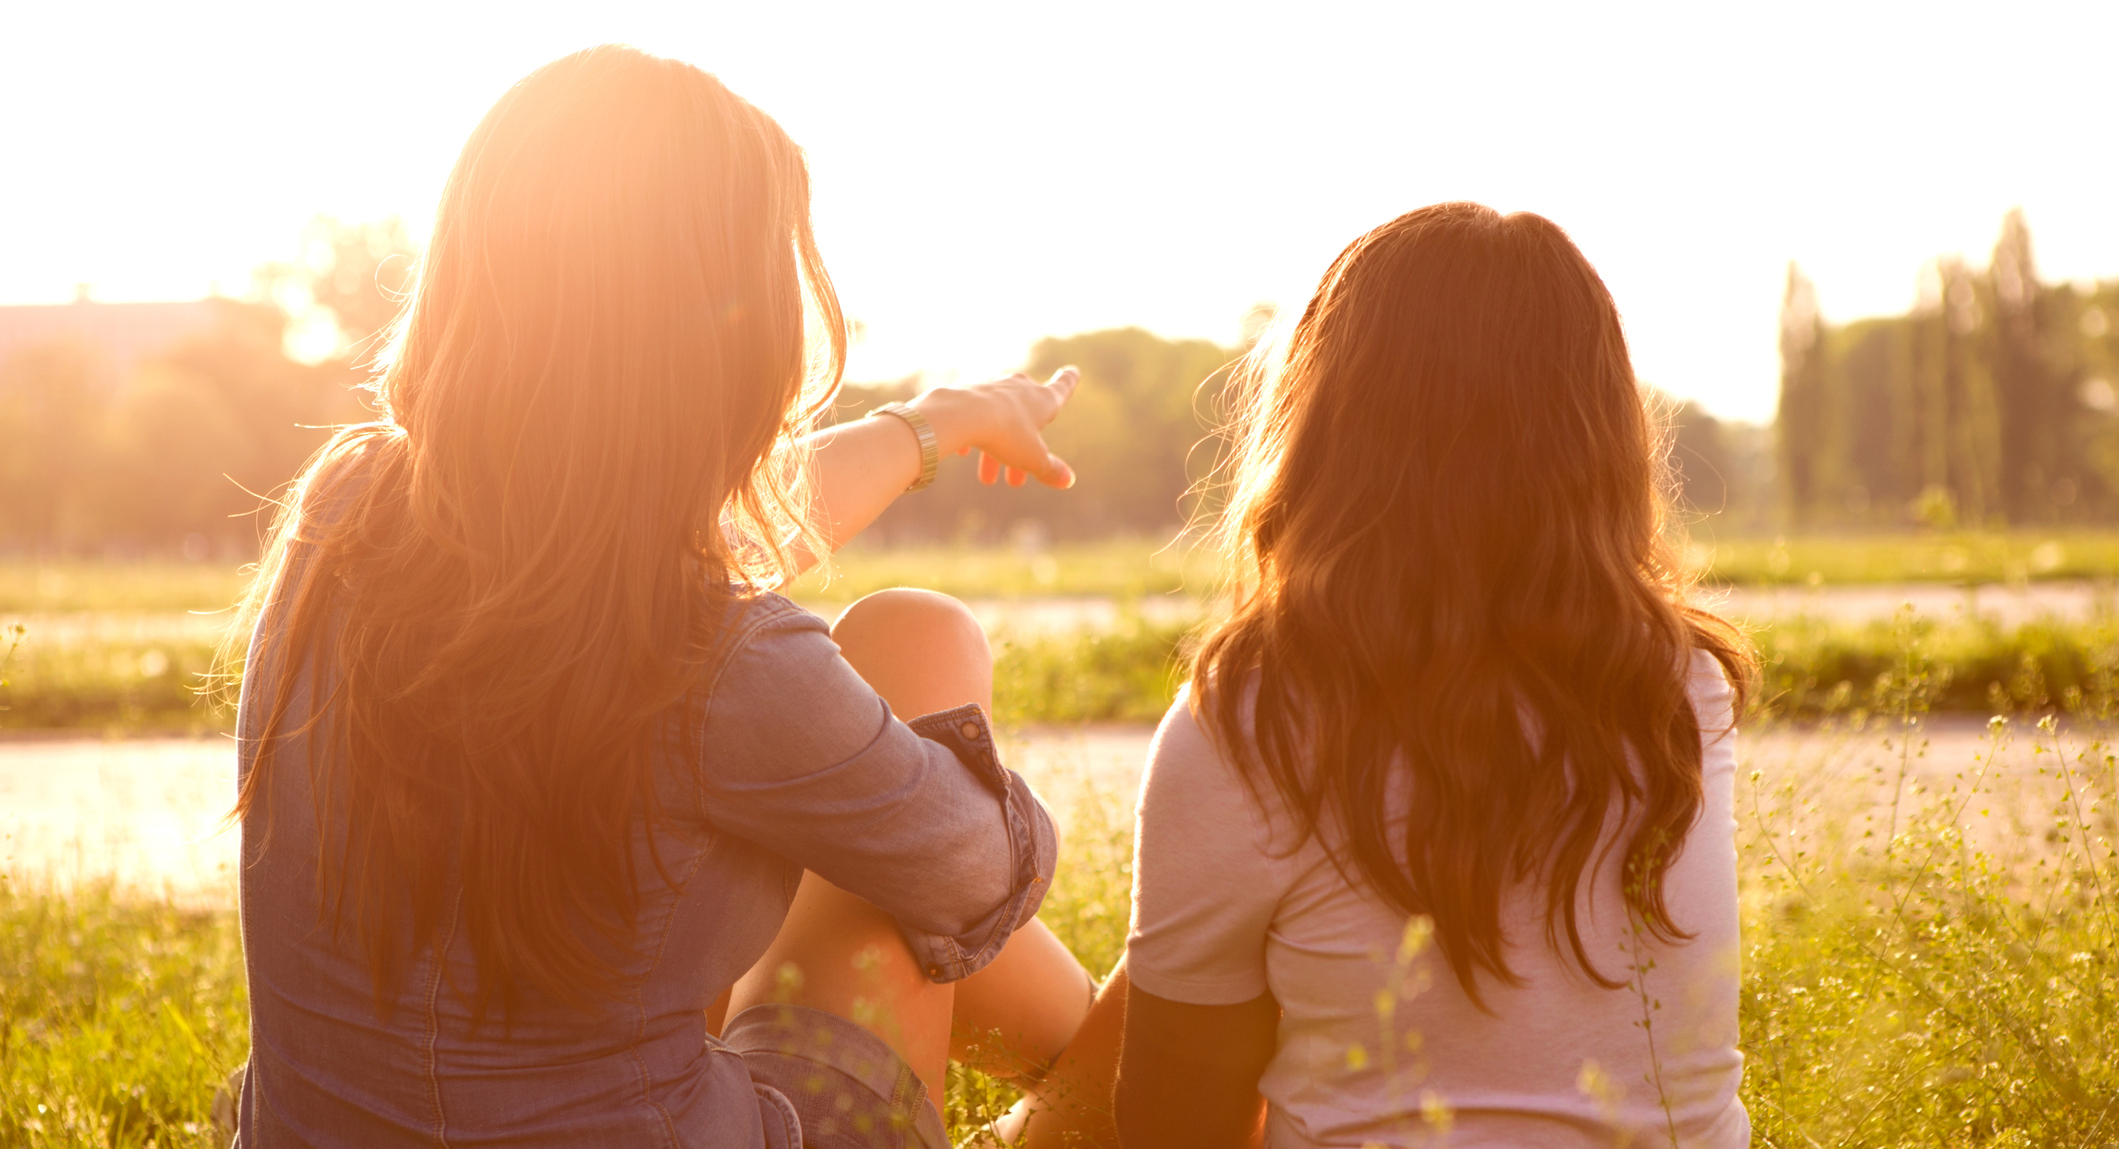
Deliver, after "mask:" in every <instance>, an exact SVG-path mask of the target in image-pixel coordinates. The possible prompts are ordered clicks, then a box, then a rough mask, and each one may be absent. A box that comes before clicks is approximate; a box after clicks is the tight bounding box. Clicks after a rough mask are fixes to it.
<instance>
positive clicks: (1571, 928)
mask: <svg viewBox="0 0 2119 1149" xmlns="http://www.w3.org/2000/svg"><path fill="white" fill-rule="evenodd" d="M1236 395H1237V399H1236V408H1235V412H1234V418H1233V419H1232V420H1231V425H1232V426H1233V427H1234V428H1235V439H1236V442H1235V450H1234V456H1233V460H1232V461H1231V463H1230V465H1229V466H1230V470H1229V476H1230V480H1229V486H1228V495H1229V498H1228V504H1227V507H1226V510H1225V512H1224V517H1223V520H1222V535H1221V538H1222V541H1223V545H1224V548H1225V554H1226V555H1227V557H1228V559H1229V560H1230V561H1231V563H1232V565H1233V566H1234V568H1235V571H1236V575H1237V577H1236V579H1235V585H1234V593H1233V601H1232V603H1231V606H1230V610H1229V613H1228V614H1227V615H1226V616H1225V617H1223V618H1222V619H1221V620H1220V621H1218V622H1217V623H1215V624H1214V625H1213V626H1212V627H1210V628H1209V630H1208V632H1207V634H1206V636H1205V641H1204V643H1203V645H1202V647H1201V649H1200V652H1199V656H1198V660H1197V663H1196V665H1195V666H1194V669H1193V673H1192V679H1191V683H1190V685H1189V687H1188V689H1187V691H1186V692H1185V693H1184V694H1183V695H1182V696H1181V697H1180V698H1179V699H1178V702H1177V704H1176V705H1175V706H1173V707H1172V708H1171V709H1170V713H1169V716H1168V717H1167V718H1166V719H1165V720H1164V722H1163V725H1162V729H1161V730H1160V731H1159V732H1158V733H1157V735H1156V741H1155V745H1154V749H1153V751H1152V753H1151V757H1150V761H1149V764H1148V769H1147V775H1146V778H1145V780H1144V782H1143V787H1142V792H1141V803H1140V812H1139V827H1138V831H1139V832H1138V838H1137V844H1136V849H1137V854H1136V861H1135V867H1134V874H1133V876H1134V913H1133V926H1132V933H1131V936H1130V938H1129V939H1128V946H1127V952H1126V957H1125V960H1124V962H1123V964H1122V966H1121V969H1120V974H1119V976H1117V977H1115V978H1114V979H1113V980H1112V982H1111V983H1110V984H1109V985H1108V986H1107V988H1106V990H1105V992H1104V994H1103V995H1102V996H1101V997H1100V998H1099V1003H1098V1006H1097V1008H1096V1009H1095V1010H1094V1011H1093V1012H1092V1015H1091V1018H1090V1020H1089V1022H1088V1024H1087V1026H1086V1027H1085V1028H1084V1030H1083V1032H1082V1034H1081V1036H1080V1037H1079V1038H1078V1039H1077V1041H1076V1044H1075V1046H1074V1047H1073V1049H1072V1051H1071V1052H1070V1054H1069V1055H1068V1056H1067V1057H1066V1058H1064V1059H1063V1062H1062V1066H1061V1067H1060V1069H1059V1071H1058V1078H1057V1080H1055V1081H1054V1082H1053V1083H1052V1088H1051V1094H1052V1096H1055V1097H1061V1098H1064V1097H1067V1096H1070V1095H1071V1096H1072V1097H1074V1098H1076V1099H1078V1100H1077V1101H1076V1102H1074V1103H1065V1102H1062V1103H1061V1106H1060V1108H1062V1109H1063V1110H1064V1112H1063V1113H1062V1112H1047V1113H1045V1114H1042V1115H1037V1116H1032V1117H1031V1118H1030V1141H1031V1143H1032V1144H1060V1143H1063V1142H1064V1141H1065V1137H1064V1136H1063V1135H1064V1134H1067V1133H1070V1132H1088V1133H1091V1134H1093V1135H1094V1136H1095V1137H1097V1138H1101V1139H1104V1140H1106V1141H1108V1140H1110V1139H1111V1138H1112V1137H1113V1136H1114V1134H1115V1136H1116V1138H1117V1139H1118V1140H1120V1141H1122V1142H1123V1143H1124V1144H1126V1145H1128V1146H1142V1147H1148V1146H1154V1147H1157V1149H1171V1147H1178V1146H1236V1145H1244V1144H1255V1143H1258V1142H1259V1141H1261V1140H1262V1141H1263V1143H1264V1144H1265V1145H1267V1146H1271V1147H1272V1149H1294V1147H1297V1146H1312V1145H1330V1146H1347V1147H1350V1149H1351V1147H1355V1146H1367V1145H1406V1146H1410V1145H1425V1144H1441V1143H1442V1142H1443V1138H1444V1137H1445V1136H1446V1138H1447V1142H1448V1143H1449V1144H1451V1145H1454V1146H1460V1147H1462V1146H1527V1145H1539V1146H1576V1145H1579V1146H1584V1147H1588V1146H1603V1147H1606V1149H1609V1147H1610V1146H1614V1145H1626V1144H1634V1145H1641V1144H1650V1143H1654V1144H1662V1143H1666V1142H1667V1143H1670V1144H1681V1145H1686V1146H1694V1145H1698V1146H1732V1147H1733V1146H1742V1145H1745V1144H1747V1143H1748V1140H1749V1124H1748V1121H1747V1119H1746V1117H1745V1113H1744V1109H1743V1106H1742V1104H1741V1103H1740V1102H1739V1101H1738V1100H1737V1085H1738V1082H1739V1079H1740V1076H1741V1072H1742V1064H1743V1059H1742V1057H1741V1055H1740V1054H1738V1052H1737V1049H1736V1041H1737V1028H1736V1026H1737V959H1738V952H1737V890H1736V864H1735V846H1734V832H1735V822H1734V818H1733V815H1732V812H1731V810H1732V801H1733V778H1734V770H1735V760H1734V753H1733V745H1732V743H1733V737H1732V735H1731V732H1730V731H1731V726H1732V724H1733V722H1734V717H1735V715H1737V714H1740V713H1742V711H1743V698H1744V692H1745V688H1746V684H1747V683H1748V681H1749V677H1750V675H1751V672H1752V663H1751V656H1750V654H1749V653H1748V649H1747V647H1746V645H1745V643H1744V641H1743V639H1742V637H1741V636H1740V635H1739V634H1738V633H1737V632H1736V631H1735V630H1734V629H1732V628H1731V627H1730V626H1729V625H1728V624H1727V623H1725V622H1723V621H1722V620H1720V619H1718V618H1716V617H1714V616H1713V615H1710V614H1708V613H1705V612H1703V611H1701V610H1699V609H1697V608H1695V607H1693V606H1691V605H1689V604H1688V602H1687V596H1686V591H1687V585H1686V581H1685V579H1684V577H1683V574H1682V572H1681V570H1680V568H1679V567H1678V566H1677V564H1676V563H1675V562H1674V560H1673V558H1672V556H1671V553H1670V550H1669V544H1668V541H1667V538H1666V531H1667V529H1668V526H1669V523H1668V511H1667V505H1666V502H1665V496H1664V491H1665V486H1666V480H1667V473H1666V470H1665V461H1664V454H1665V450H1666V444H1665V442H1664V440H1663V438H1662V436H1661V435H1660V433H1659V430H1658V426H1657V424H1656V422H1655V420H1654V419H1653V418H1652V416H1651V412H1650V410H1649V409H1648V407H1647V405H1646V403H1645V401H1644V395H1643V392H1642V389H1641V388H1640V386H1639V385H1638V383H1637V382H1636V381H1635V379H1634V375H1633V367H1632V363H1631V361H1630V359H1629V357H1628V354H1627V349H1626V340H1625V336H1624V334H1623V332H1622V331H1621V328H1620V324H1619V316H1618V311H1617V309H1616V308H1615V307H1614V305H1613V303H1612V299H1611V296H1610V293H1609V292H1608V291H1607V290H1606V289H1605V287H1604V284H1603V282H1602V281H1601V280H1600V279H1599V278H1598V276H1597V274H1596V272H1595V270H1594V269H1592V268H1591V267H1590V265H1589V263H1588V261H1587V260H1586V259H1584V258H1583V256H1582V254H1581V252H1580V251H1578V250H1577V249H1576V248H1575V246H1574V245H1573V243H1571V242H1570V241H1569V240H1568V238H1567V236H1566V234H1565V233H1563V232H1562V231H1561V230H1560V229H1559V228H1558V227H1556V226H1554V225H1553V224H1552V223H1550V222H1549V221H1547V220H1545V219H1543V218H1541V217H1539V216H1535V215H1530V214H1527V213H1518V214H1515V215H1508V216H1503V215H1501V214H1499V213H1497V212H1494V211H1492V210H1490V209H1488V208H1485V207H1481V206H1478V205H1476V204H1463V203H1453V204H1441V205H1438V206H1435V207H1429V208H1423V209H1421V210H1419V211H1415V212H1412V213H1410V214H1407V215H1405V216H1402V217H1400V218H1398V219H1395V220H1393V221H1391V222H1390V223H1387V224H1385V225H1383V226H1382V227H1379V228H1377V229H1375V230H1374V231H1372V232H1369V233H1368V234H1366V235H1364V236H1362V237H1361V238H1360V239H1357V240H1355V241H1354V243H1353V244H1351V245H1350V246H1348V247H1347V249H1346V250H1345V251H1344V252H1342V253H1341V254H1340V256H1339V258H1338V259H1337V260H1336V261H1335V262H1334V263H1333V264H1332V266H1331V269H1330V270H1329V271H1327V272H1326V273H1325V276H1324V279H1323V281H1322V282H1321V283H1320V284H1319V286H1318V288H1317V291H1316V294H1315V295H1314V296H1313V297H1312V298H1311V300H1310V301H1309V304H1308V306H1307V307H1306V308H1304V310H1303V311H1302V313H1301V315H1300V317H1299V319H1297V320H1296V321H1295V322H1294V323H1293V324H1292V326H1291V327H1289V328H1288V329H1287V330H1286V331H1285V333H1284V335H1283V337H1282V338H1280V339H1279V340H1277V341H1272V342H1269V343H1267V344H1263V345H1261V347H1260V348H1259V349H1258V350H1257V351H1255V352H1254V354H1253V356H1252V357H1251V358H1250V359H1249V360H1247V362H1246V363H1245V364H1244V366H1243V369H1242V371H1241V372H1240V373H1239V377H1238V385H1237V388H1236ZM1121 1030H1122V1031H1123V1050H1122V1052H1121V1051H1120V1044H1119V1037H1120V1033H1121ZM1114 1063H1115V1068H1116V1083H1115V1114H1116V1116H1115V1124H1116V1129H1115V1131H1114V1129H1113V1128H1112V1120H1113V1119H1112V1108H1111V1107H1099V1106H1094V1105H1089V1104H1085V1103H1083V1102H1082V1101H1081V1100H1079V1099H1088V1098H1097V1097H1110V1096H1112V1094H1111V1093H1109V1092H1107V1090H1109V1089H1111V1088H1112V1082H1111V1076H1110V1074H1111V1072H1112V1068H1113V1065H1114ZM1099 1110H1100V1111H1099Z"/></svg>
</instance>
